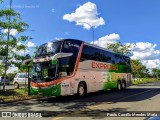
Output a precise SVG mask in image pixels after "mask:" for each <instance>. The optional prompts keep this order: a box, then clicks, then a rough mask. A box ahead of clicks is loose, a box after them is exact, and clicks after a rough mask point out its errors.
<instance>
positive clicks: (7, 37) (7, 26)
mask: <svg viewBox="0 0 160 120" xmlns="http://www.w3.org/2000/svg"><path fill="white" fill-rule="evenodd" d="M0 2H2V0H1V1H0ZM11 3H12V0H11V1H10V8H9V9H2V10H0V31H1V32H0V45H1V46H0V61H1V62H2V63H3V64H4V76H5V79H6V72H7V70H8V68H9V66H11V65H14V64H15V63H16V62H19V61H21V60H22V55H20V54H19V52H20V51H22V50H25V49H26V48H27V46H25V45H23V44H19V43H21V42H25V41H26V40H30V39H31V38H30V37H29V36H24V35H21V34H20V33H23V32H24V31H25V30H27V29H28V28H29V25H28V24H27V23H25V22H23V21H22V19H21V16H20V13H18V12H15V11H14V10H13V9H12V8H11ZM13 31H14V32H16V33H17V34H18V35H17V36H15V35H13V34H12V33H11V32H13ZM13 61H14V62H13ZM3 90H5V84H4V85H3Z"/></svg>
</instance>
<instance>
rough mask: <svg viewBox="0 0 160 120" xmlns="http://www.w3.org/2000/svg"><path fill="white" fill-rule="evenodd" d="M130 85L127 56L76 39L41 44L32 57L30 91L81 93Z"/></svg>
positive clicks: (59, 94) (50, 93) (66, 93)
mask: <svg viewBox="0 0 160 120" xmlns="http://www.w3.org/2000/svg"><path fill="white" fill-rule="evenodd" d="M130 84H131V66H130V58H129V57H128V56H124V55H121V54H117V53H114V52H111V51H109V50H107V49H104V48H101V47H99V46H96V45H92V44H89V43H86V42H83V41H80V40H74V39H63V40H58V41H53V42H48V43H45V44H43V45H41V46H40V47H39V48H38V50H37V52H36V56H35V58H34V59H33V69H32V78H31V83H30V85H31V86H30V93H31V94H34V95H38V94H39V95H43V96H45V95H47V96H48V95H49V96H66V95H74V94H78V95H79V96H81V97H82V96H84V95H85V94H86V93H89V92H96V91H99V90H108V89H115V88H117V89H118V90H122V89H125V88H126V87H128V86H129V85H130Z"/></svg>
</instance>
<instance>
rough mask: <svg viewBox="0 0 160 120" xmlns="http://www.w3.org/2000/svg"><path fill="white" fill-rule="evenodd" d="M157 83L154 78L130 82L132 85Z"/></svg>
mask: <svg viewBox="0 0 160 120" xmlns="http://www.w3.org/2000/svg"><path fill="white" fill-rule="evenodd" d="M154 82H158V80H157V79H156V78H141V79H140V80H132V84H133V85H137V84H146V83H154Z"/></svg>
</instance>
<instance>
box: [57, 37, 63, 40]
mask: <svg viewBox="0 0 160 120" xmlns="http://www.w3.org/2000/svg"><path fill="white" fill-rule="evenodd" d="M61 39H64V38H60V37H55V40H61Z"/></svg>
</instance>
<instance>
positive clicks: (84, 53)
mask: <svg viewBox="0 0 160 120" xmlns="http://www.w3.org/2000/svg"><path fill="white" fill-rule="evenodd" d="M90 51H92V48H91V47H90V46H86V45H84V47H83V50H82V55H81V61H85V60H91V59H90V56H91V53H90Z"/></svg>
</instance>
